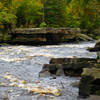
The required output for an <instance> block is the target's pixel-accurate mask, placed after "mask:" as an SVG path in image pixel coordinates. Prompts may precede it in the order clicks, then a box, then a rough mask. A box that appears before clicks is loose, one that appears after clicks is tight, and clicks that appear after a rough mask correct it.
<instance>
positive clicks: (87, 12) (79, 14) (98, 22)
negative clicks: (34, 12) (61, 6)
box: [66, 0, 100, 29]
mask: <svg viewBox="0 0 100 100" xmlns="http://www.w3.org/2000/svg"><path fill="white" fill-rule="evenodd" d="M97 5H100V2H98V0H77V1H76V0H71V2H70V4H69V5H68V6H67V8H66V10H67V15H66V16H67V26H68V27H80V28H86V29H95V28H97V27H99V26H100V6H97Z"/></svg>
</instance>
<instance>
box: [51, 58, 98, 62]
mask: <svg viewBox="0 0 100 100" xmlns="http://www.w3.org/2000/svg"><path fill="white" fill-rule="evenodd" d="M78 62H84V63H85V62H91V63H96V62H97V60H96V59H91V58H77V57H74V58H51V60H50V64H67V63H78Z"/></svg>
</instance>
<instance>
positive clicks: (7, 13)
mask: <svg viewBox="0 0 100 100" xmlns="http://www.w3.org/2000/svg"><path fill="white" fill-rule="evenodd" d="M44 22H45V23H44ZM0 23H2V24H13V25H14V26H16V27H23V28H24V27H70V28H83V29H84V28H85V29H89V30H91V29H95V28H98V27H100V0H0Z"/></svg>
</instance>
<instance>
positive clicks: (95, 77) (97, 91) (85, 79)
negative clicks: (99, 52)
mask: <svg viewBox="0 0 100 100" xmlns="http://www.w3.org/2000/svg"><path fill="white" fill-rule="evenodd" d="M81 76H82V78H81V81H80V84H79V95H80V96H82V97H88V96H89V95H90V94H93V95H100V68H85V69H84V70H83V73H82V75H81Z"/></svg>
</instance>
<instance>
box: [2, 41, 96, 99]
mask: <svg viewBox="0 0 100 100" xmlns="http://www.w3.org/2000/svg"><path fill="white" fill-rule="evenodd" d="M94 45H95V43H94V42H83V43H77V44H60V45H47V46H24V45H15V46H12V45H8V46H1V47H0V83H6V84H8V85H6V86H2V85H1V86H0V97H2V96H5V95H7V96H8V97H9V100H78V88H77V87H73V86H72V84H73V83H75V82H79V80H80V78H79V77H65V76H60V77H56V79H53V78H52V77H39V72H40V71H41V70H42V66H43V64H48V63H49V61H50V58H59V57H60V58H64V57H66V58H67V57H70V58H71V57H73V56H76V57H79V58H83V57H84V58H96V57H97V54H96V53H94V52H92V53H90V52H88V51H87V50H86V49H87V48H88V47H93V46H94ZM5 73H10V74H11V75H13V76H14V77H16V78H18V79H19V78H20V79H22V80H27V82H28V83H29V84H34V83H36V82H37V81H39V84H36V85H39V86H41V87H55V88H59V89H61V96H58V97H57V96H54V95H40V94H32V93H29V91H27V89H22V88H18V87H16V86H15V87H13V86H11V85H9V84H10V83H9V81H8V80H6V79H5V78H4V77H3V76H4V75H5Z"/></svg>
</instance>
